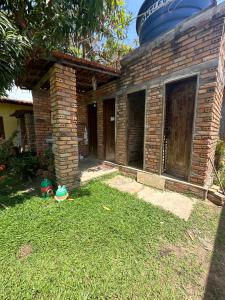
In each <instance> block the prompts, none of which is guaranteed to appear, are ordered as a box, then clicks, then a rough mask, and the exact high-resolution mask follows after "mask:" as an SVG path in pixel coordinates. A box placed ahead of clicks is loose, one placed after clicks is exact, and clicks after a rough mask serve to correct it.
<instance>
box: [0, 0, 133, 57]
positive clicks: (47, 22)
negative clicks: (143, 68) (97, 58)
mask: <svg viewBox="0 0 225 300" xmlns="http://www.w3.org/2000/svg"><path fill="white" fill-rule="evenodd" d="M0 9H1V11H3V12H4V13H5V14H6V15H7V16H8V18H9V19H10V20H11V21H12V22H13V23H14V24H15V26H16V27H17V28H18V29H19V31H20V34H22V35H25V36H27V37H28V38H29V40H30V42H31V44H32V51H33V52H38V51H40V50H43V49H44V50H45V49H48V50H53V49H54V50H55V49H58V50H63V51H67V50H68V49H69V47H70V46H77V44H78V43H79V44H84V43H85V42H84V40H86V41H87V40H88V39H89V38H90V37H92V36H94V35H95V36H96V35H97V36H98V38H100V39H102V38H103V37H108V36H112V35H113V34H116V36H117V37H118V38H121V37H122V36H123V35H124V26H126V24H127V21H128V20H127V18H126V13H125V9H124V0H77V1H76V0H23V1H18V0H2V1H1V2H0Z"/></svg>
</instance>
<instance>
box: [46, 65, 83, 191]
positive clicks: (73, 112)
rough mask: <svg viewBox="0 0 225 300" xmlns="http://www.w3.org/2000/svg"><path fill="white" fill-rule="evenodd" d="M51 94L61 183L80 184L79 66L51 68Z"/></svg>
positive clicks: (59, 182)
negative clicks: (74, 67)
mask: <svg viewBox="0 0 225 300" xmlns="http://www.w3.org/2000/svg"><path fill="white" fill-rule="evenodd" d="M50 98H51V108H52V130H53V140H54V152H55V153H54V154H55V171H56V178H57V183H58V184H64V185H66V186H67V187H68V188H69V189H73V188H74V187H76V186H77V184H78V179H79V175H80V174H79V173H80V172H79V167H78V161H79V159H78V136H77V93H76V75H75V70H74V69H72V68H69V67H65V66H62V65H59V64H55V65H54V66H53V67H52V69H51V77H50Z"/></svg>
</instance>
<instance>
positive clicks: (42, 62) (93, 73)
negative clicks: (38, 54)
mask: <svg viewBox="0 0 225 300" xmlns="http://www.w3.org/2000/svg"><path fill="white" fill-rule="evenodd" d="M224 17H225V3H223V4H220V5H219V6H216V7H213V8H210V9H208V10H204V11H203V12H202V13H200V14H198V15H196V16H193V17H191V18H189V19H187V20H185V21H184V22H183V23H182V24H179V26H177V27H175V28H174V29H171V30H170V31H169V32H167V33H164V34H162V35H160V36H159V37H158V38H156V39H155V40H153V41H151V42H149V43H146V44H143V45H142V46H140V47H139V48H138V49H136V50H135V51H133V52H132V53H131V54H129V55H128V56H126V57H125V58H124V59H123V60H122V62H121V64H122V69H121V71H120V70H115V69H112V68H108V67H106V66H103V65H100V64H98V63H95V62H90V61H87V60H82V59H77V58H75V57H73V56H71V55H66V54H63V53H59V52H54V53H52V56H50V57H48V58H40V59H39V60H37V59H35V61H30V62H27V64H26V67H27V71H26V76H25V77H22V78H20V79H19V80H18V82H17V83H18V85H20V86H21V87H22V88H27V89H29V90H32V94H33V101H34V123H35V134H36V147H37V153H41V152H42V151H44V149H45V148H46V147H47V146H48V143H47V140H48V139H49V138H50V137H52V141H53V145H54V152H55V169H56V177H57V181H58V183H61V184H66V185H67V186H68V187H69V188H73V187H74V186H75V185H76V183H77V181H78V180H79V176H80V171H79V157H81V156H82V157H83V156H96V157H97V158H98V159H101V160H106V161H110V162H113V163H115V164H116V165H118V166H119V168H120V169H121V170H122V171H124V172H128V173H129V174H131V175H133V176H138V174H140V173H141V172H142V174H146V173H147V174H150V175H151V174H156V175H159V176H160V178H161V180H165V186H166V188H168V189H170V190H175V191H178V192H190V193H193V194H195V195H197V196H199V197H202V198H205V197H206V194H207V191H208V189H209V187H210V186H211V184H212V179H213V166H212V161H213V159H214V154H215V147H216V143H217V140H218V136H219V128H220V119H221V107H222V102H223V94H224V79H225V76H224V62H225V33H224V32H225V31H224V28H225V27H224ZM150 175H149V176H150ZM153 180H154V178H153Z"/></svg>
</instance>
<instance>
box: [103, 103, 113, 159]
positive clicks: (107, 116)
mask: <svg viewBox="0 0 225 300" xmlns="http://www.w3.org/2000/svg"><path fill="white" fill-rule="evenodd" d="M104 146H105V147H104V148H105V159H106V160H109V161H115V99H110V100H106V101H104Z"/></svg>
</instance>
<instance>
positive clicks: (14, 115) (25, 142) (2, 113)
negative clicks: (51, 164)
mask: <svg viewBox="0 0 225 300" xmlns="http://www.w3.org/2000/svg"><path fill="white" fill-rule="evenodd" d="M33 123H34V122H33V103H32V101H25V100H14V99H0V137H1V139H2V140H8V139H9V138H10V137H11V136H12V135H13V133H14V132H15V131H17V133H18V134H17V136H16V138H15V140H14V143H15V146H18V147H21V148H22V150H23V151H25V150H30V151H35V136H34V134H35V133H34V124H33Z"/></svg>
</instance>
